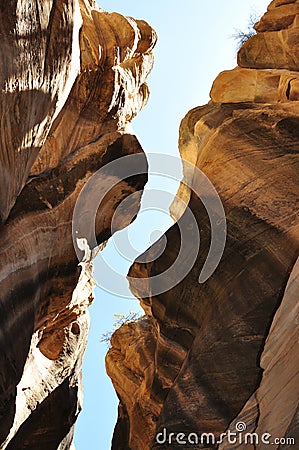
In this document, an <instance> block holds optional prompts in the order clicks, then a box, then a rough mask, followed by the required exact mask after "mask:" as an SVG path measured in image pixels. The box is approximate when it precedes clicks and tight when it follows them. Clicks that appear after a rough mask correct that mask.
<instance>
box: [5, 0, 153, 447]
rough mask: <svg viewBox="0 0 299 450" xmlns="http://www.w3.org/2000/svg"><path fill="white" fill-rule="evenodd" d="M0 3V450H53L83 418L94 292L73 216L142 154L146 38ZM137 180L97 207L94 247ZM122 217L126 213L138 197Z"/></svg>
mask: <svg viewBox="0 0 299 450" xmlns="http://www.w3.org/2000/svg"><path fill="white" fill-rule="evenodd" d="M4 3H5V2H4ZM4 3H3V5H2V6H1V7H0V22H1V27H0V29H1V32H0V33H1V46H0V47H1V49H0V58H1V69H0V82H1V125H0V126H1V148H0V161H1V165H0V184H1V191H0V220H1V226H0V246H1V265H0V292H1V294H0V312H1V314H0V321H1V326H0V448H1V450H4V449H11V450H13V449H14V450H20V449H30V450H38V449H45V448H46V449H47V450H51V449H53V450H54V449H55V450H56V449H57V448H60V449H61V450H62V449H67V448H69V447H70V445H71V441H72V434H73V425H74V423H75V421H76V418H77V415H78V413H79V411H80V409H81V396H82V392H81V363H82V357H83V353H84V349H85V345H86V338H87V332H88V323H89V319H88V313H87V307H88V305H89V304H90V302H91V301H92V300H93V284H94V283H93V278H92V263H91V261H90V259H88V258H85V259H84V260H83V261H82V263H81V268H78V261H77V257H76V254H75V251H74V248H73V242H72V215H73V210H74V206H75V204H76V200H77V197H78V195H79V193H80V191H81V189H82V187H83V186H84V185H85V183H86V182H87V180H88V179H89V178H90V177H91V176H92V174H94V173H95V172H96V171H97V170H98V169H99V168H101V167H102V166H103V165H105V164H107V163H108V162H109V161H112V160H114V159H116V158H118V157H120V156H123V155H127V154H131V153H136V152H142V149H141V148H140V145H139V143H138V141H137V139H136V137H135V136H134V135H132V134H130V132H128V131H127V125H128V124H129V123H130V121H131V120H132V118H133V117H134V116H135V115H136V114H137V113H138V112H139V110H140V109H141V108H142V107H143V105H144V104H145V103H146V101H147V98H148V88H147V85H146V83H145V80H146V77H147V75H148V73H149V72H150V70H151V67H152V63H153V57H152V49H153V46H154V44H155V40H156V37H155V33H154V31H153V30H152V28H150V26H149V25H148V24H147V23H146V22H143V21H135V20H133V19H131V18H125V17H123V16H121V15H119V14H115V13H113V14H108V13H106V12H104V11H103V10H102V9H101V8H99V7H98V6H97V5H96V3H95V2H93V1H92V0H58V1H55V2H54V1H53V0H48V1H46V2H45V1H42V0H38V1H36V2H28V1H26V0H21V1H18V2H17V1H11V2H6V3H5V4H4ZM107 177H109V173H107ZM145 178H146V177H144V176H140V177H134V178H133V179H128V180H119V183H118V184H117V186H116V187H115V188H114V190H113V192H110V193H109V195H107V196H106V197H105V201H104V204H102V205H101V208H100V210H99V213H98V215H97V219H96V234H97V237H98V242H99V243H101V242H103V241H105V240H106V239H108V237H109V235H110V223H111V218H112V216H113V213H114V210H115V208H116V207H117V205H118V203H119V202H120V201H121V200H122V199H123V198H125V197H126V196H128V195H129V194H130V193H132V192H135V191H136V190H140V189H141V188H142V187H143V185H144V183H145V181H146V180H145ZM102 183H103V185H105V179H103V180H102ZM130 207H131V208H132V210H133V211H134V212H135V214H136V212H137V210H138V207H139V198H138V197H137V198H136V197H135V202H134V203H133V204H131V205H130ZM133 215H134V213H132V211H129V214H128V218H131V217H133ZM128 218H126V216H125V215H124V216H123V217H122V218H121V220H119V223H118V226H119V227H123V226H126V225H127V224H128V223H127V222H128V220H131V219H128Z"/></svg>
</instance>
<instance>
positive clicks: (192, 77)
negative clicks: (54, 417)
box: [75, 0, 269, 450]
mask: <svg viewBox="0 0 299 450" xmlns="http://www.w3.org/2000/svg"><path fill="white" fill-rule="evenodd" d="M98 3H99V5H100V6H101V7H102V8H103V9H105V10H106V11H109V12H112V11H116V12H118V13H121V14H124V15H127V16H132V17H134V18H137V19H143V20H146V21H147V22H148V23H149V24H150V25H151V26H152V27H153V28H154V29H155V30H156V31H157V33H158V44H157V46H156V48H155V50H154V54H155V66H154V70H153V72H152V74H151V75H150V78H149V80H148V84H149V87H150V91H151V96H150V100H149V103H148V105H147V106H146V107H145V108H144V110H143V111H141V113H140V114H139V115H138V116H137V118H136V119H135V120H134V123H133V126H134V132H135V133H136V135H137V137H138V139H139V141H140V143H141V145H142V147H143V149H144V151H145V153H146V154H148V153H154V152H157V153H160V154H162V153H165V154H170V155H174V156H178V148H177V141H178V132H179V124H180V121H181V120H182V118H183V117H184V115H185V114H187V112H188V111H189V110H190V109H191V108H193V107H196V106H199V105H203V104H206V103H207V102H208V101H209V91H210V89H211V86H212V83H213V81H214V79H215V78H216V76H217V75H218V73H219V72H221V71H222V70H228V69H231V68H233V67H235V66H236V53H237V48H236V47H237V45H236V42H235V41H234V39H233V38H232V35H233V34H234V33H235V30H236V29H241V30H245V31H246V30H247V26H248V23H249V21H250V15H251V14H252V13H257V14H259V13H263V12H264V11H265V10H266V8H267V5H268V4H269V1H268V0H243V1H242V2H240V0H227V1H226V2H223V0H214V1H213V2H200V1H198V0H186V1H185V2H184V4H183V6H182V2H181V1H178V0H163V1H162V2H161V1H160V0H159V1H158V0H152V1H151V2H149V1H148V2H140V0H126V1H124V0H103V1H99V2H98ZM154 189H157V190H160V191H163V192H167V191H169V192H170V193H175V192H176V189H177V181H175V180H174V181H170V180H169V179H167V177H166V178H165V176H158V175H152V176H151V177H150V179H149V182H148V184H147V190H148V192H149V195H151V194H150V190H154ZM152 194H153V192H152ZM146 196H147V193H145V194H144V201H146ZM163 209H165V207H163ZM171 224H172V221H171V219H170V217H169V216H167V215H166V214H165V212H161V211H160V212H158V211H156V212H153V211H148V212H146V211H145V212H144V213H142V214H140V215H139V217H138V219H137V220H136V221H135V222H134V223H133V224H132V225H131V226H130V227H129V229H127V230H125V233H127V236H128V237H129V239H130V241H131V242H132V244H133V246H134V247H135V250H136V252H137V253H142V251H143V250H145V248H144V247H147V246H148V245H149V240H150V239H156V238H157V237H158V234H159V233H161V232H163V231H165V230H166V229H167V228H169V226H171ZM120 233H121V232H120ZM118 238H119V236H118V234H117V235H116V236H115V237H114V238H111V239H110V241H109V244H108V245H107V247H106V248H105V250H104V253H103V254H104V255H105V259H106V261H107V263H108V264H109V265H111V266H113V267H115V270H116V271H117V272H118V273H122V274H123V289H124V292H125V293H126V295H125V297H127V298H123V297H119V296H115V295H112V294H111V293H109V292H108V291H105V290H103V289H100V288H96V292H95V294H96V298H95V301H94V303H93V305H92V306H91V307H90V314H91V329H90V335H89V340H88V346H87V350H86V355H85V359H84V365H83V383H84V407H83V411H82V412H81V414H80V416H79V420H78V423H77V425H76V432H75V446H76V449H77V450H86V449H88V450H108V449H110V447H111V439H112V434H113V428H114V425H115V423H116V419H117V404H118V399H117V398H116V395H115V392H114V390H113V387H112V384H111V382H110V380H109V379H108V377H107V375H106V373H105V365H104V358H105V354H106V352H107V347H106V346H105V344H101V343H100V337H101V335H102V334H103V333H105V332H107V331H110V330H112V329H113V323H114V322H116V319H115V317H114V314H116V313H118V314H124V315H127V314H128V312H129V310H133V311H139V310H140V306H139V302H138V301H137V300H136V299H135V297H133V296H132V294H131V293H130V291H129V288H128V283H127V280H126V274H127V272H128V269H129V267H130V265H131V262H130V260H129V259H126V258H124V257H123V255H120V254H119V253H122V252H121V251H120V250H119V244H117V245H115V240H117V239H118ZM102 276H103V274H101V270H100V267H97V262H95V277H96V278H97V279H98V280H100V279H101V277H102Z"/></svg>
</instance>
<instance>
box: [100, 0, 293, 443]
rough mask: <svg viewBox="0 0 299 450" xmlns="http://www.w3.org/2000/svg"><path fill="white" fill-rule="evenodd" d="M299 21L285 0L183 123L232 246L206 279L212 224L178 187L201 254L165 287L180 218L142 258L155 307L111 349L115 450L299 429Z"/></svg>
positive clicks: (148, 304) (148, 301) (183, 148)
mask: <svg viewBox="0 0 299 450" xmlns="http://www.w3.org/2000/svg"><path fill="white" fill-rule="evenodd" d="M298 21H299V1H298V0H297V1H296V0H291V1H290V0H275V1H273V2H272V3H271V4H270V6H269V8H268V11H267V13H266V14H265V15H264V16H263V18H262V19H261V20H260V22H259V23H258V24H257V25H256V29H257V35H256V36H254V37H252V38H251V39H250V40H249V41H248V42H247V43H245V45H244V46H243V47H242V48H241V50H240V51H239V55H238V63H239V66H238V67H237V68H236V69H234V70H232V71H228V72H224V73H222V74H220V75H219V76H218V78H217V79H216V80H215V82H214V84H213V87H212V90H211V99H212V101H211V102H210V103H209V104H208V105H206V106H202V107H198V108H195V109H193V110H192V111H190V112H189V113H188V114H187V116H186V117H185V118H184V120H183V121H182V123H181V128H180V140H179V146H180V152H181V155H182V157H183V158H184V159H186V160H188V161H190V162H192V163H193V164H195V165H196V166H197V167H198V168H200V169H201V170H202V171H203V172H204V173H205V174H206V175H207V176H208V177H209V179H210V180H211V181H212V183H213V184H214V186H215V187H216V189H217V191H218V193H219V195H220V198H221V200H222V202H223V205H224V209H225V212H226V219H227V243H226V248H225V251H224V255H223V257H222V260H221V262H220V264H219V266H218V268H217V269H216V271H215V272H214V274H213V275H212V276H211V278H209V280H208V281H206V282H205V283H204V284H199V283H198V276H199V274H200V271H201V268H202V267H203V264H204V261H205V260H206V258H207V253H208V250H209V246H210V238H211V235H210V221H209V217H208V215H207V211H206V210H205V208H204V207H203V205H202V203H201V202H200V200H199V199H198V198H197V196H196V195H195V194H194V193H193V192H191V193H189V194H188V192H187V191H186V187H185V186H184V184H183V185H182V186H181V188H180V191H179V193H178V197H182V196H184V197H185V198H186V197H187V196H188V195H189V196H190V203H189V207H190V208H191V210H192V212H193V214H194V216H195V217H196V219H197V223H198V224H199V227H200V233H201V247H200V252H199V254H198V257H197V261H196V263H195V265H194V267H193V268H192V270H190V272H189V274H188V275H187V277H186V278H185V279H184V280H183V281H182V282H181V283H179V284H178V285H176V286H175V287H173V288H172V289H171V290H170V291H168V292H165V293H164V294H160V295H157V296H152V295H151V278H150V277H153V276H155V275H156V274H159V273H162V272H163V271H165V270H166V269H167V267H169V266H170V265H171V264H172V262H173V261H174V260H175V259H176V258H177V255H178V252H179V248H180V233H179V227H178V225H175V226H174V227H172V228H171V229H170V230H169V231H168V232H167V240H168V243H169V245H168V246H167V248H166V250H165V252H164V254H163V255H162V256H161V257H160V258H159V259H157V260H156V261H155V262H151V263H148V264H137V263H135V264H134V266H133V267H132V268H131V272H130V276H134V277H136V278H139V277H143V278H148V290H147V291H142V292H140V291H138V287H136V286H138V284H137V283H136V285H134V282H132V283H131V288H132V291H133V292H134V293H136V295H137V296H139V298H140V300H141V305H142V306H143V308H144V310H145V312H146V314H147V316H148V317H147V319H141V321H137V323H135V324H134V323H131V324H130V325H126V326H125V327H123V328H121V329H120V330H119V331H117V332H116V333H115V335H114V336H113V339H112V349H111V350H110V351H109V353H108V355H107V359H106V364H107V371H108V374H109V375H110V376H111V378H112V381H113V383H114V386H115V389H116V391H117V393H118V395H119V398H120V413H119V420H118V423H117V426H116V429H115V434H114V440H113V449H115V450H127V449H130V450H141V449H142V450H146V449H164V448H171V449H179V448H186V449H189V448H190V449H191V448H202V449H210V448H214V449H216V448H218V446H219V444H220V443H221V442H220V441H222V440H223V443H222V444H221V446H220V447H219V448H227V449H228V448H235V447H233V446H232V445H231V444H230V443H228V444H227V443H225V439H224V438H223V436H222V438H220V437H221V433H226V432H228V427H230V429H231V430H232V431H236V429H235V425H236V423H237V422H240V421H244V422H245V426H246V427H247V428H248V430H249V431H250V430H251V431H256V432H257V433H258V434H259V435H261V434H263V433H270V434H271V436H272V438H273V439H274V438H287V437H291V438H292V437H293V438H296V435H297V434H298V416H297V415H296V414H297V411H298V409H297V408H298V386H299V379H298V363H299V361H298V328H297V327H296V325H297V324H298V316H297V318H295V314H296V312H297V313H298V289H296V286H297V275H296V274H297V268H298V267H297V266H298V264H297V265H296V266H295V262H296V259H297V257H298V248H299V245H298V244H299V220H298V194H299V192H298V169H299V167H298V148H299V102H298V100H299V98H298V76H299V64H298V54H299V53H298V51H297V50H298V42H299V28H298V23H299V22H298ZM185 176H190V174H187V173H185ZM173 211H175V208H174V210H173ZM176 214H177V212H176ZM183 218H184V216H183V217H182V218H181V219H179V220H180V221H182V220H183ZM192 239H193V233H192V229H190V240H192ZM296 308H297V309H296ZM142 330H143V331H142ZM140 333H141V336H140ZM131 342H132V345H130V343H131ZM248 399H250V400H248ZM165 430H167V437H166V438H165V441H164V444H163V442H162V441H163V439H164V434H163V433H164V432H165ZM157 433H162V434H160V435H159V437H160V442H161V443H158V442H156V436H157ZM170 433H173V434H172V435H171V434H170ZM179 433H184V435H185V440H186V437H187V436H188V437H189V434H190V433H193V434H190V436H191V438H190V441H189V443H188V441H186V442H185V445H182V444H179V443H178V442H177V440H176V439H177V438H178V439H179V440H181V441H182V440H184V437H183V436H182V435H180V434H179ZM194 433H196V435H197V438H198V441H199V443H198V444H197V445H196V446H195V445H194V444H195V443H196V436H195V435H194ZM203 433H213V435H214V436H215V440H213V436H212V437H211V436H207V435H206V436H204V435H203V437H202V443H200V442H201V438H200V436H201V435H202V434H203ZM297 438H298V436H297ZM169 439H170V440H171V444H170V443H169V442H170V441H169ZM218 439H219V442H218V443H217V442H216V441H217V440H218ZM192 443H193V444H192ZM271 443H273V445H271V447H272V448H274V449H278V448H289V447H283V446H280V445H279V444H278V443H276V444H274V441H273V442H271ZM297 445H298V444H297ZM238 448H242V449H245V448H256V449H264V448H266V446H265V444H263V443H261V442H259V443H258V444H256V445H255V446H253V445H248V447H247V446H246V445H245V443H244V442H243V443H242V444H240V445H239V447H238ZM290 448H291V447H290Z"/></svg>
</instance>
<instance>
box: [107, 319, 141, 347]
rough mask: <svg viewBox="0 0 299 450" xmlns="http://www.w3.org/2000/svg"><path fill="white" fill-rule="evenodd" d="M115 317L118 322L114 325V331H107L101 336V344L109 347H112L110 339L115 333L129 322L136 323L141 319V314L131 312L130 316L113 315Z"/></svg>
mask: <svg viewBox="0 0 299 450" xmlns="http://www.w3.org/2000/svg"><path fill="white" fill-rule="evenodd" d="M113 316H114V318H115V319H116V321H115V322H114V324H113V329H112V330H111V331H106V332H105V333H102V334H101V336H100V342H101V343H105V344H106V345H107V346H108V347H110V346H111V344H110V339H111V336H112V335H113V333H114V332H115V331H116V330H117V329H118V328H120V327H121V326H122V325H124V324H126V323H129V322H134V321H135V320H137V319H139V318H140V317H141V313H139V312H135V311H129V313H128V314H113Z"/></svg>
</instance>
